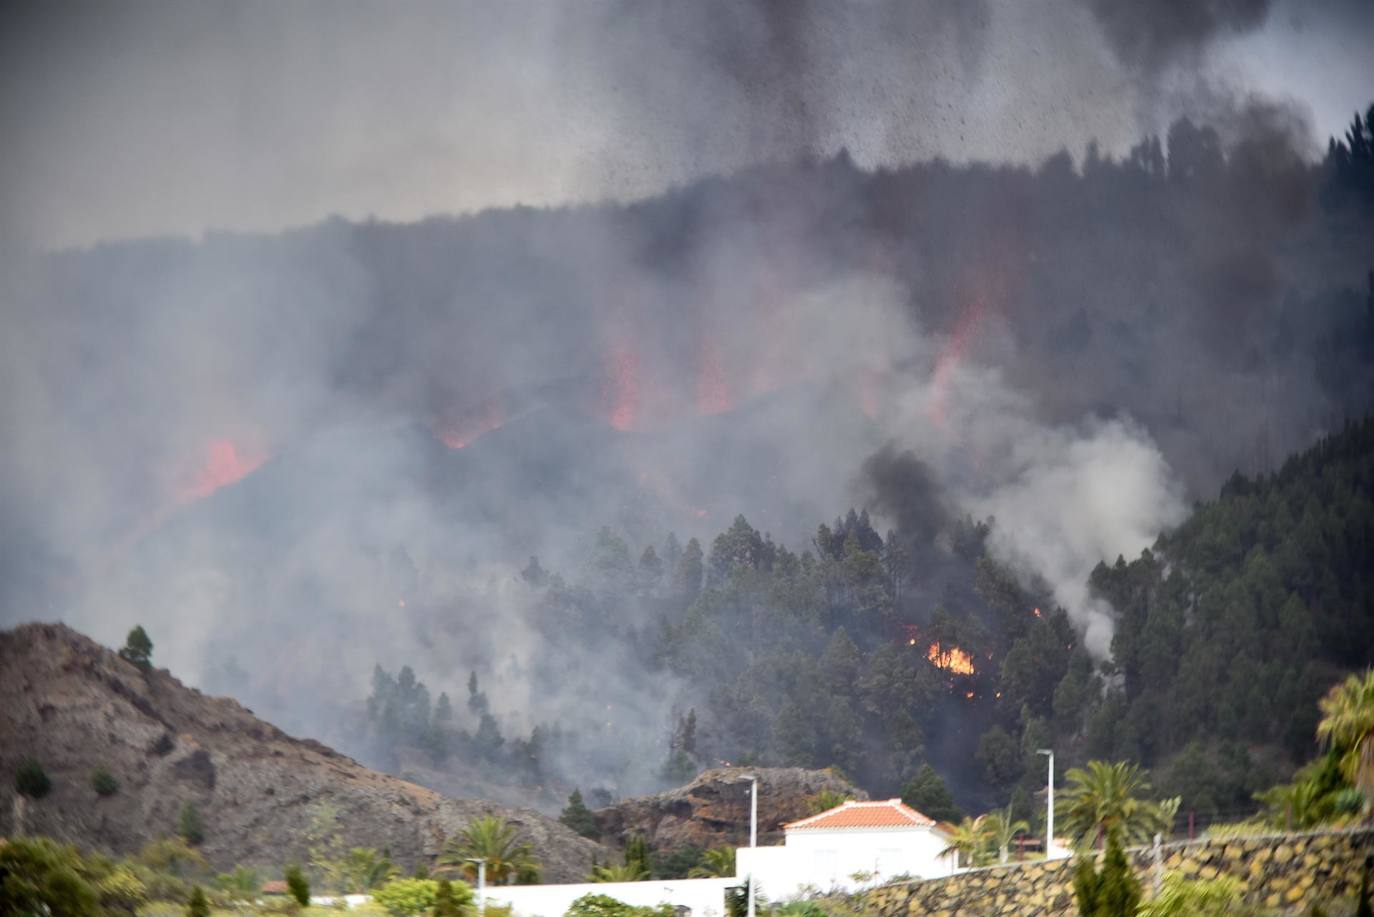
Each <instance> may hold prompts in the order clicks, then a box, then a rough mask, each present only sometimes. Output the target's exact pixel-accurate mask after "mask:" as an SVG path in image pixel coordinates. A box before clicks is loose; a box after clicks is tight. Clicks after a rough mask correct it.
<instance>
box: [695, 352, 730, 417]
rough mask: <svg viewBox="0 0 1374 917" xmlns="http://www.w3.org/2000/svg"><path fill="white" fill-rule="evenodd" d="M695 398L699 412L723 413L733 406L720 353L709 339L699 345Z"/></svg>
mask: <svg viewBox="0 0 1374 917" xmlns="http://www.w3.org/2000/svg"><path fill="white" fill-rule="evenodd" d="M696 400H697V413H699V414H724V413H725V412H726V411H728V410H730V408H732V407H733V406H734V405H733V403H732V399H731V398H730V386H729V385H728V384H727V383H726V380H725V370H724V368H723V367H722V366H721V365H720V353H719V351H718V350H717V349H716V345H715V344H714V343H713V342H711V341H710V340H707V341H705V342H704V343H703V344H702V345H701V356H700V360H699V361H698V365H697V399H696Z"/></svg>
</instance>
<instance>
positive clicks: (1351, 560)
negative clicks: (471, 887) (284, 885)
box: [371, 420, 1374, 823]
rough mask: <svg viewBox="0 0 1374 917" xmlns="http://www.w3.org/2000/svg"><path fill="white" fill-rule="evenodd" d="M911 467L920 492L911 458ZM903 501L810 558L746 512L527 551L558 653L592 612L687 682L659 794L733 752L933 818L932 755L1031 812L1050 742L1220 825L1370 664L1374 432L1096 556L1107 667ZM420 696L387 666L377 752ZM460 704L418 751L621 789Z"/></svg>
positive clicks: (573, 645) (996, 566)
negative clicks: (571, 573) (589, 544)
mask: <svg viewBox="0 0 1374 917" xmlns="http://www.w3.org/2000/svg"><path fill="white" fill-rule="evenodd" d="M898 464H904V466H905V469H906V471H905V473H906V474H907V475H908V478H907V479H906V484H907V485H908V486H907V487H906V488H905V489H904V492H906V493H908V494H914V493H918V492H919V488H918V487H917V486H916V483H917V482H918V481H919V472H920V467H919V463H918V462H916V460H915V459H914V458H912V457H910V456H907V457H903V458H902V459H901V461H900V462H899V463H898ZM899 490H903V489H901V488H899ZM906 509H907V512H905V513H904V514H902V516H901V518H903V519H904V520H905V525H903V526H901V527H899V528H897V529H894V530H893V531H889V532H887V533H886V534H880V533H879V532H878V531H877V530H875V528H874V527H873V525H872V523H871V521H870V518H869V514H868V513H867V512H866V511H865V512H862V513H856V512H855V511H852V510H851V511H850V512H849V513H848V514H846V515H845V516H844V517H843V518H840V519H837V520H835V522H834V523H832V524H828V525H821V526H820V527H819V528H818V529H817V532H816V535H815V537H814V538H813V539H812V541H811V543H810V544H808V545H806V546H804V547H802V548H800V549H796V550H794V549H789V548H788V547H786V546H784V545H781V544H778V543H776V542H775V541H774V540H773V539H772V538H771V537H770V536H769V535H767V534H766V533H761V532H759V531H757V530H756V529H754V528H753V527H752V526H751V525H750V524H749V523H748V522H747V521H746V520H745V519H744V518H743V517H740V518H737V519H736V520H735V522H734V524H733V525H732V526H731V527H730V528H729V529H728V530H727V531H725V532H722V533H721V534H720V535H718V536H717V537H716V538H715V539H714V540H713V541H712V542H711V543H710V545H709V546H708V547H707V548H706V549H705V550H703V549H702V547H701V545H700V544H698V543H697V542H696V540H691V541H689V542H688V543H687V544H686V545H685V546H683V545H680V544H679V543H678V540H677V539H676V538H675V537H673V536H669V537H668V539H667V541H666V543H665V544H664V545H663V546H661V547H659V548H655V547H654V546H649V547H645V548H643V549H642V551H640V552H638V559H637V560H636V552H632V550H631V548H630V547H629V546H628V545H627V544H626V543H625V541H624V540H622V539H621V538H620V537H618V536H617V535H616V534H614V533H613V532H610V531H608V530H603V531H602V532H601V533H600V534H599V535H598V536H597V538H596V540H595V544H594V546H593V548H592V550H591V551H590V557H589V561H588V564H587V567H586V569H585V570H583V571H581V572H580V575H579V576H578V577H577V582H576V584H575V585H574V584H570V583H569V582H567V581H565V580H564V579H563V578H562V577H561V576H558V575H554V574H550V573H549V572H547V571H545V570H544V569H543V568H542V567H541V566H540V565H539V563H538V562H537V561H535V560H532V561H531V563H530V565H529V566H528V567H527V568H526V570H525V571H524V580H525V582H526V584H527V585H528V586H529V588H530V589H532V590H533V591H534V592H535V593H536V594H537V596H538V598H537V603H538V608H539V615H538V619H539V621H540V622H541V623H540V627H541V628H542V629H544V631H545V635H546V636H548V637H549V638H550V639H553V638H555V637H557V638H558V639H561V640H562V641H564V643H565V644H566V645H567V646H568V651H567V655H566V657H565V658H580V657H581V656H582V655H583V654H582V653H581V652H580V651H579V648H578V647H577V644H578V642H579V641H580V640H581V639H583V637H582V636H581V635H584V634H587V635H593V636H591V637H589V638H587V639H592V640H594V639H595V636H594V635H595V634H597V633H598V632H599V628H592V627H589V626H588V622H590V621H592V620H599V621H601V622H602V624H603V625H604V624H605V622H606V620H608V619H609V620H611V621H614V622H616V626H618V627H622V628H624V629H626V631H627V633H628V635H629V636H630V640H629V641H628V642H629V643H630V645H632V646H634V647H635V648H636V652H638V653H639V654H641V656H642V661H643V662H644V663H645V664H648V665H652V666H654V667H655V668H656V670H657V671H659V672H660V674H661V677H663V678H664V679H672V678H674V677H676V678H677V679H680V681H681V683H682V684H683V685H685V686H686V687H685V688H684V693H683V697H684V698H685V700H684V709H683V710H682V712H681V714H680V715H679V716H678V717H677V719H676V720H675V722H673V723H665V724H664V725H663V730H664V734H665V735H670V736H671V739H670V741H669V742H668V753H667V756H666V759H665V760H664V762H663V772H662V773H663V778H664V780H665V781H674V780H685V779H686V778H688V777H690V776H691V775H692V774H693V773H694V772H695V771H696V769H698V768H700V767H704V766H711V765H716V764H718V763H722V762H730V763H734V764H742V763H748V764H767V765H775V766H782V765H786V766H802V767H827V766H834V767H838V768H839V769H840V770H841V771H843V772H844V773H846V774H848V775H850V776H851V777H853V778H854V779H855V780H857V781H858V782H859V784H860V785H862V786H864V787H865V788H866V789H868V790H869V791H870V792H873V793H875V794H893V793H896V792H898V791H899V790H902V789H903V788H904V789H905V791H906V792H907V794H908V795H909V796H910V797H911V798H912V799H913V801H916V802H918V803H920V804H922V805H926V806H936V805H938V804H939V802H938V800H939V786H938V784H939V781H936V780H932V779H931V777H930V774H929V772H928V771H925V772H923V771H922V768H923V765H925V764H927V763H929V764H932V765H933V766H934V768H935V771H936V772H937V773H939V774H941V775H943V777H944V780H945V782H946V783H948V784H949V785H950V787H952V789H953V790H954V792H955V795H956V797H957V799H958V801H959V802H961V803H963V804H964V805H965V806H967V807H970V808H976V807H980V806H982V807H986V806H990V805H993V804H1002V803H1004V802H1006V801H1007V800H1011V801H1013V802H1014V803H1015V804H1016V805H1017V806H1018V807H1020V808H1022V809H1024V810H1027V811H1029V807H1030V798H1031V794H1032V793H1033V792H1034V791H1035V789H1037V788H1038V787H1039V786H1041V785H1043V780H1044V770H1043V768H1044V763H1043V762H1044V759H1043V758H1037V756H1036V754H1035V750H1036V749H1037V748H1041V747H1045V746H1050V745H1052V746H1053V747H1054V748H1055V749H1056V751H1057V752H1058V754H1059V761H1060V762H1061V772H1062V768H1064V767H1067V766H1072V765H1073V764H1075V763H1080V762H1082V761H1084V760H1087V759H1089V758H1116V759H1128V760H1134V761H1140V762H1142V763H1144V764H1146V765H1147V766H1149V767H1151V768H1153V769H1154V771H1155V785H1156V788H1157V789H1158V790H1159V791H1160V792H1161V793H1163V794H1165V795H1174V794H1178V795H1181V796H1182V797H1183V805H1182V809H1181V811H1182V812H1183V813H1187V812H1189V811H1194V812H1195V813H1196V817H1197V818H1198V819H1199V820H1200V821H1202V822H1204V823H1205V821H1207V820H1209V819H1211V818H1213V817H1216V816H1218V815H1222V814H1225V815H1234V814H1239V813H1242V812H1251V811H1254V810H1255V809H1256V808H1257V807H1258V805H1257V803H1255V802H1254V800H1253V798H1252V794H1253V793H1254V792H1256V791H1258V790H1261V789H1263V788H1265V787H1267V786H1269V785H1271V784H1273V783H1274V782H1275V781H1277V780H1280V779H1283V778H1285V777H1286V776H1287V775H1289V774H1291V772H1292V771H1293V769H1294V768H1295V767H1296V766H1297V765H1299V764H1301V763H1302V762H1303V761H1304V760H1305V759H1307V758H1309V757H1311V756H1312V754H1313V753H1314V750H1315V745H1314V727H1315V718H1316V710H1317V707H1316V699H1317V697H1318V696H1319V695H1320V694H1321V693H1322V692H1323V691H1324V690H1325V689H1326V688H1327V687H1329V686H1330V685H1331V684H1332V683H1333V682H1334V681H1335V680H1337V678H1338V677H1339V676H1340V675H1341V674H1342V673H1344V672H1346V671H1350V670H1353V669H1356V668H1358V667H1360V666H1363V665H1365V664H1367V663H1368V661H1369V660H1370V659H1371V658H1374V605H1371V600H1372V599H1374V591H1371V575H1372V573H1371V571H1374V420H1364V421H1362V422H1360V423H1356V424H1352V425H1349V426H1347V427H1346V429H1344V430H1343V431H1342V432H1341V433H1339V434H1336V435H1334V436H1331V437H1329V438H1326V439H1324V440H1322V441H1321V442H1319V443H1318V444H1317V445H1316V446H1314V447H1313V448H1312V449H1310V450H1308V451H1307V452H1304V453H1303V454H1301V455H1298V456H1295V457H1294V458H1292V459H1290V460H1289V461H1288V462H1286V463H1285V464H1284V465H1283V467H1282V468H1281V470H1279V471H1278V472H1276V473H1275V474H1272V475H1266V476H1262V477H1259V478H1255V479H1251V478H1246V477H1243V476H1241V475H1236V476H1235V477H1233V478H1232V479H1231V480H1230V481H1229V482H1228V483H1227V485H1226V486H1225V488H1224V489H1223V490H1222V492H1221V494H1220V496H1219V497H1218V499H1216V500H1215V501H1213V502H1210V503H1206V504H1203V505H1200V506H1198V507H1197V508H1196V509H1195V511H1194V512H1193V514H1192V515H1191V517H1190V518H1189V519H1188V520H1187V521H1186V522H1185V523H1184V524H1183V525H1181V526H1180V527H1179V528H1178V529H1177V530H1176V531H1173V532H1170V533H1166V534H1164V535H1162V536H1161V537H1160V539H1159V540H1158V542H1157V543H1156V545H1155V546H1154V548H1153V549H1152V550H1147V551H1145V552H1144V553H1143V554H1142V555H1141V556H1140V557H1139V558H1137V559H1134V560H1132V561H1130V562H1127V561H1126V560H1125V559H1124V558H1118V559H1117V560H1116V561H1115V563H1114V564H1109V563H1106V562H1104V563H1103V564H1101V565H1100V566H1099V567H1098V568H1097V570H1096V571H1094V573H1093V575H1092V581H1091V586H1092V590H1093V592H1094V593H1095V596H1096V597H1097V598H1099V599H1101V600H1105V601H1107V602H1110V604H1111V607H1112V608H1113V609H1114V610H1115V624H1116V634H1115V638H1114V640H1113V642H1112V658H1111V659H1094V658H1092V657H1091V656H1090V654H1089V653H1088V652H1087V650H1086V649H1085V648H1084V647H1083V646H1081V645H1080V643H1079V641H1078V638H1077V636H1076V634H1075V631H1074V628H1073V627H1072V626H1071V624H1070V622H1069V620H1068V617H1067V616H1066V614H1065V613H1064V611H1063V610H1062V609H1060V608H1057V607H1055V606H1054V604H1053V602H1052V600H1051V597H1050V596H1049V595H1048V594H1047V591H1046V590H1045V588H1044V587H1042V586H1038V585H1036V584H1035V583H1033V582H1031V583H1027V582H1023V581H1022V580H1021V579H1020V578H1019V577H1018V576H1017V575H1016V574H1015V573H1014V572H1013V571H1011V570H1010V569H1008V568H1007V567H1005V566H1004V565H1002V564H1000V563H998V562H997V561H996V560H994V559H993V557H992V556H990V554H989V553H988V550H987V542H988V537H989V535H990V534H991V532H992V531H993V529H994V528H995V526H996V522H995V520H988V521H986V522H975V521H971V520H968V519H964V520H959V519H954V518H949V517H946V516H944V515H943V514H942V513H941V512H940V511H939V509H938V504H936V503H933V502H932V503H931V504H929V505H928V506H924V507H923V511H922V512H912V511H910V507H906ZM587 649H594V647H592V646H589V647H587ZM534 674H535V675H536V678H537V682H538V683H540V684H548V685H554V684H556V683H557V682H558V680H559V678H561V677H564V675H565V674H566V673H561V672H560V671H559V663H558V660H557V659H551V660H549V662H548V669H547V671H544V672H540V673H534ZM423 690H424V689H423V686H422V685H421V686H418V688H417V686H416V683H415V681H414V678H413V673H406V675H405V676H404V677H403V679H402V680H401V683H400V685H399V686H397V684H396V683H395V682H394V681H393V680H392V679H391V678H390V676H388V675H386V674H385V673H379V675H378V681H377V685H376V690H375V691H374V696H373V700H372V702H371V707H372V708H373V722H374V735H376V736H378V737H379V738H382V739H385V740H386V741H385V742H384V743H383V744H388V743H390V742H392V741H394V740H395V739H396V732H395V730H396V729H397V723H398V722H399V721H400V720H398V719H397V717H398V715H399V714H397V713H391V714H385V713H383V712H380V710H379V708H378V706H377V705H378V703H379V700H378V699H379V698H380V699H382V700H381V702H382V703H383V704H384V703H385V700H386V698H397V697H401V696H402V695H404V696H407V697H412V698H414V697H416V696H418V695H417V691H419V692H423ZM693 698H694V699H695V700H694V701H693V700H692V699H693ZM423 702H424V706H425V709H426V711H428V698H427V696H426V697H425V698H424V699H423ZM688 703H691V706H690V707H687V706H686V705H687V704H688ZM468 707H469V712H470V714H471V716H470V721H471V722H470V725H471V726H472V727H473V728H471V729H461V728H457V726H458V725H461V724H462V722H464V720H463V718H458V719H457V720H455V717H454V715H453V713H452V707H451V706H450V704H449V701H448V699H447V697H445V698H443V699H442V700H441V702H440V704H439V707H438V709H437V710H436V712H435V714H434V715H433V716H432V717H431V718H430V719H428V720H425V721H424V722H419V721H417V723H416V725H415V727H414V730H415V731H414V735H415V736H416V737H420V736H423V737H424V738H423V742H422V744H423V743H428V747H430V748H431V749H432V750H433V751H434V753H435V754H436V756H437V757H439V758H442V757H444V756H446V755H448V754H449V753H453V754H455V755H456V756H457V758H458V759H459V760H460V761H466V762H468V763H469V764H473V763H476V764H478V765H479V766H488V767H491V766H495V768H497V769H504V770H509V769H510V768H511V767H512V765H517V766H518V768H519V769H521V770H523V771H524V772H526V773H528V774H529V775H530V776H531V777H534V776H539V777H540V781H541V782H542V780H543V778H544V777H545V776H552V777H554V778H555V779H556V776H557V775H556V771H557V767H556V766H555V767H552V768H549V769H548V770H549V771H553V772H555V773H548V772H546V770H545V769H543V765H541V764H540V761H539V758H540V755H541V754H542V755H545V756H547V760H548V761H553V760H555V759H557V758H558V757H559V756H560V755H566V754H576V755H581V756H584V758H583V760H582V761H580V762H579V763H581V764H583V765H587V764H591V763H593V762H592V761H591V760H590V759H588V758H587V757H586V756H600V761H601V763H602V764H603V766H605V768H606V770H605V775H606V782H607V785H608V786H609V785H614V779H615V774H616V766H617V765H616V764H615V763H614V758H615V755H614V754H613V753H612V752H611V751H610V750H608V749H606V748H605V747H604V743H601V742H598V741H597V738H598V736H597V731H596V730H594V729H593V730H592V731H590V732H588V731H587V729H586V727H585V726H584V727H583V728H582V729H580V730H579V729H566V728H564V724H548V725H546V726H545V727H543V728H541V729H540V730H538V731H536V733H535V734H534V735H533V736H531V737H530V739H528V740H525V739H520V740H517V741H514V742H511V743H508V744H506V745H505V747H504V748H503V747H502V738H501V731H500V726H499V724H498V723H497V721H496V719H495V718H494V717H493V716H492V715H491V713H490V712H489V710H488V708H487V704H486V701H485V696H484V695H483V694H482V692H481V691H480V689H479V686H478V684H477V681H476V680H475V678H474V680H472V682H471V684H470V696H469V699H468ZM399 709H401V708H400V707H398V708H397V710H399ZM609 715H610V716H612V717H614V713H612V714H609ZM594 718H595V715H594V713H593V714H591V715H589V717H588V722H591V720H592V719H594ZM400 719H401V720H403V719H404V716H401V717H400ZM421 719H422V720H423V719H424V718H421ZM607 727H608V728H609V727H610V724H609V723H607ZM426 728H428V729H429V731H428V732H425V731H424V730H425V729H426ZM416 741H421V740H420V739H419V738H417V739H416ZM551 742H552V743H553V747H551V746H550V743H551ZM917 778H919V779H917ZM531 782H533V780H531ZM1180 817H1185V816H1180Z"/></svg>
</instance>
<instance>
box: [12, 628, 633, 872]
mask: <svg viewBox="0 0 1374 917" xmlns="http://www.w3.org/2000/svg"><path fill="white" fill-rule="evenodd" d="M30 757H32V758H35V759H37V760H38V761H39V762H40V763H41V764H42V765H43V767H44V769H45V770H46V771H47V773H48V775H49V776H50V777H51V778H52V782H53V788H52V792H51V793H50V794H49V795H48V796H47V797H45V798H43V799H41V800H38V801H36V802H33V803H31V804H30V805H28V806H27V813H26V815H25V816H24V820H25V824H26V828H27V830H28V831H29V832H30V833H36V834H37V833H41V834H47V835H50V836H53V837H57V838H61V839H63V840H68V841H72V842H75V843H78V844H80V845H82V846H85V847H93V848H97V849H101V850H105V851H108V852H112V853H127V852H130V851H132V850H135V849H137V848H138V847H139V846H140V845H142V844H143V843H144V842H146V841H148V840H150V839H153V838H156V837H159V836H162V835H165V834H171V833H174V832H175V831H176V829H177V824H178V818H179V814H180V812H181V809H182V807H183V806H184V805H186V804H188V803H189V804H191V805H194V806H195V807H196V808H197V809H198V810H199V812H200V815H201V820H202V822H203V824H204V831H205V840H204V844H203V851H204V853H205V855H206V856H207V858H208V859H209V860H210V861H211V862H212V863H213V864H214V865H215V866H217V867H220V868H225V867H228V866H230V865H232V864H235V863H241V864H247V865H254V866H280V864H282V863H284V862H288V861H291V860H302V859H304V858H305V853H306V851H305V847H306V841H305V829H306V827H307V825H308V824H309V822H310V819H311V814H312V812H314V811H317V807H318V806H320V805H322V804H327V805H329V806H332V807H333V808H334V809H335V810H336V811H337V813H338V824H339V826H340V828H341V834H342V837H343V840H344V842H345V843H346V844H347V845H348V846H367V847H376V848H390V850H391V853H392V856H393V858H395V859H396V860H397V861H398V862H400V863H402V864H404V865H406V866H407V867H409V866H412V865H414V864H415V863H417V862H420V861H423V860H426V859H428V858H430V857H433V856H435V855H436V854H437V853H438V852H439V849H440V847H441V846H442V845H443V842H444V840H445V839H446V838H447V837H448V836H450V835H452V834H454V833H455V832H457V831H459V830H461V829H462V827H463V826H464V825H466V824H467V823H468V822H469V821H471V820H472V819H473V818H476V817H479V816H482V815H487V814H496V815H500V816H501V817H503V818H505V819H507V820H509V821H510V822H512V823H513V824H515V825H516V826H517V827H518V828H519V829H520V830H521V832H522V833H523V834H524V836H525V838H526V839H527V840H528V841H529V842H530V843H531V844H532V845H533V846H534V849H535V852H536V854H537V855H538V856H539V858H540V859H541V861H542V862H543V867H544V876H545V878H546V880H548V881H580V880H582V879H583V878H584V877H585V876H586V875H587V873H588V872H589V870H590V868H591V863H592V859H593V856H598V857H599V858H600V859H601V860H602V861H604V860H605V859H606V858H607V852H606V851H605V850H604V849H601V848H600V847H599V846H598V845H596V844H594V843H592V842H591V841H588V840H586V839H584V838H581V837H579V836H577V835H576V834H574V833H573V832H572V831H570V830H568V829H567V828H566V827H564V826H563V825H561V824H559V823H558V822H557V821H555V820H553V819H550V818H548V817H546V816H544V815H542V814H540V813H538V812H536V811H534V810H532V809H509V808H503V807H501V806H497V805H494V804H491V803H488V802H481V801H475V800H465V799H455V798H451V797H446V796H442V795H440V794H439V793H436V792H434V791H432V790H428V789H425V788H424V787H421V786H417V785H416V784H414V783H409V782H407V781H404V780H400V779H397V778H395V777H391V776H387V775H385V774H380V773H377V772H376V771H373V770H369V769H368V768H366V767H363V766H362V765H360V764H358V763H357V762H356V761H354V760H352V759H351V758H348V757H345V756H344V755H341V754H339V753H338V752H336V751H333V750H332V749H330V748H328V747H327V746H325V745H322V744H320V743H319V742H314V741H311V740H308V739H295V738H292V737H291V736H288V735H286V734H285V733H284V732H282V731H281V730H280V729H277V728H276V727H274V726H272V725H270V724H268V723H265V722H263V721H262V720H259V719H257V718H256V717H255V716H253V714H252V711H250V710H247V709H245V708H244V707H242V706H241V705H239V704H238V703H237V702H235V701H233V700H231V699H229V698H225V697H210V696H207V695H204V694H202V693H200V692H199V691H196V690H194V689H192V688H188V687H186V686H185V685H183V684H182V683H181V682H179V681H177V679H175V678H173V677H172V675H171V674H169V673H168V672H166V671H165V670H156V669H155V670H152V671H149V672H143V671H140V670H139V669H138V668H137V667H135V666H133V665H131V664H130V663H128V662H126V661H124V660H122V659H120V658H119V657H118V656H117V655H116V654H115V653H113V652H111V651H110V650H108V649H106V648H104V647H102V646H100V645H99V644H97V643H95V642H94V641H92V640H90V639H88V638H86V637H84V636H82V635H81V634H79V633H77V632H76V631H73V630H72V629H70V628H68V627H65V626H63V625H60V624H29V625H25V626H23V627H19V628H16V629H14V630H11V631H5V632H0V775H3V780H2V781H0V813H3V814H0V831H3V832H8V831H12V830H13V827H12V826H11V825H10V824H9V823H8V822H9V820H10V819H9V814H10V813H11V811H12V810H13V808H14V806H13V796H14V780H13V776H12V775H13V774H14V772H15V769H16V768H17V767H18V765H19V763H20V761H22V760H23V759H24V758H30ZM96 768H104V769H105V770H107V771H109V772H110V773H111V774H112V775H113V776H114V777H115V779H116V780H118V782H119V791H118V792H117V793H115V794H114V795H112V796H108V797H101V796H99V795H98V794H97V793H96V792H95V790H94V789H93V788H92V786H91V782H90V774H91V772H92V771H93V770H95V769H96Z"/></svg>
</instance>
